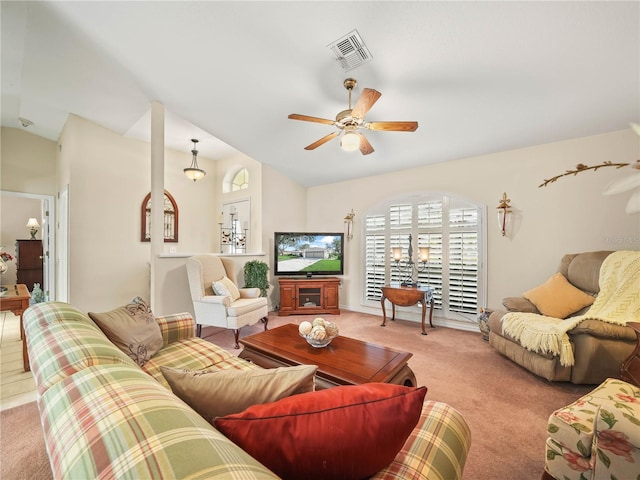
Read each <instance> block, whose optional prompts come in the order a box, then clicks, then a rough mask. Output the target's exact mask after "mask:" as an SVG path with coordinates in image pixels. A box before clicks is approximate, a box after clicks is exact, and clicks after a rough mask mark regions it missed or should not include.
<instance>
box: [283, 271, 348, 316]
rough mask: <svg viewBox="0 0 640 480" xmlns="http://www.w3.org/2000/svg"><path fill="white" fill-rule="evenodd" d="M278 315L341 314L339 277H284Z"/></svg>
mask: <svg viewBox="0 0 640 480" xmlns="http://www.w3.org/2000/svg"><path fill="white" fill-rule="evenodd" d="M278 283H280V311H279V313H278V315H280V316H281V317H286V316H287V315H315V314H320V313H325V314H328V315H340V308H339V305H340V303H339V301H338V287H339V285H340V279H339V278H338V277H311V278H308V277H282V278H279V279H278Z"/></svg>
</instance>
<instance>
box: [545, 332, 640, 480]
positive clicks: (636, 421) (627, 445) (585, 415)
mask: <svg viewBox="0 0 640 480" xmlns="http://www.w3.org/2000/svg"><path fill="white" fill-rule="evenodd" d="M629 325H630V328H633V330H634V331H635V333H636V335H637V345H636V349H635V350H634V351H633V352H632V354H631V355H630V356H629V358H628V359H627V360H626V361H625V362H624V363H623V364H622V367H621V369H620V379H617V378H608V379H606V380H605V381H604V382H603V383H602V384H600V385H599V386H598V387H597V388H595V389H594V390H592V391H590V392H589V393H587V394H586V395H584V396H582V397H581V398H579V399H578V400H576V401H575V402H573V403H572V404H571V405H568V406H566V407H562V408H560V409H558V410H556V411H555V412H553V413H552V414H551V416H550V417H549V423H548V426H547V432H548V434H549V436H548V438H547V442H546V459H545V469H544V473H543V475H542V479H543V480H584V479H590V480H611V479H619V480H622V479H623V478H629V479H636V478H640V387H639V386H638V384H639V383H640V382H639V381H640V323H630V324H629Z"/></svg>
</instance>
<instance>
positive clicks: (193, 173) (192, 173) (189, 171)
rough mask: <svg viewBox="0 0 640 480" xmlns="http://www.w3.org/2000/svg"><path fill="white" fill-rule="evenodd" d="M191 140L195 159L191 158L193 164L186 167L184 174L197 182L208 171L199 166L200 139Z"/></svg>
mask: <svg viewBox="0 0 640 480" xmlns="http://www.w3.org/2000/svg"><path fill="white" fill-rule="evenodd" d="M191 141H192V142H193V150H191V153H193V159H192V160H191V166H190V167H189V168H185V169H184V174H185V175H186V176H187V178H189V179H191V180H193V181H194V182H195V181H197V180H200V179H201V178H203V177H204V176H205V175H206V174H207V172H205V171H204V170H202V169H201V168H200V167H198V150H196V145H197V143H198V139H196V138H192V139H191Z"/></svg>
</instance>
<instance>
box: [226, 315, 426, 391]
mask: <svg viewBox="0 0 640 480" xmlns="http://www.w3.org/2000/svg"><path fill="white" fill-rule="evenodd" d="M240 343H241V344H242V345H243V346H244V350H243V351H242V352H240V354H239V355H238V356H239V357H240V358H244V359H246V360H249V361H251V362H253V363H255V364H256V365H259V366H261V367H263V368H277V367H291V366H295V365H317V366H318V372H317V374H316V389H323V388H329V387H335V386H338V385H360V384H362V383H368V382H382V383H394V384H397V385H406V386H410V387H412V386H416V376H415V375H414V373H413V371H412V370H411V369H410V368H409V366H408V365H407V361H408V360H409V358H411V357H412V356H413V354H412V353H409V352H401V351H399V350H394V349H392V348H388V347H383V346H381V345H374V344H372V343H367V342H363V341H360V340H356V339H354V338H348V337H343V336H342V335H339V336H337V337H336V338H334V339H333V341H332V342H331V343H330V344H329V345H328V346H327V347H324V348H314V347H312V346H311V345H309V344H308V343H307V341H306V340H305V339H304V338H302V337H301V336H300V335H299V334H298V325H295V324H292V323H289V324H286V325H282V326H280V327H277V328H273V329H271V330H267V331H265V332H260V333H256V334H254V335H250V336H248V337H245V338H243V339H241V340H240Z"/></svg>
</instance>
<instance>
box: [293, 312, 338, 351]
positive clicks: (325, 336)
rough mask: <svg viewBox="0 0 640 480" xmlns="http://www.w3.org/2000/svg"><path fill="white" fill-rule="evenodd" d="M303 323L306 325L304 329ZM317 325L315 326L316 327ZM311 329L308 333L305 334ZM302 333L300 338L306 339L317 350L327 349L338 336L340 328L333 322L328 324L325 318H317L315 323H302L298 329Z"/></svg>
mask: <svg viewBox="0 0 640 480" xmlns="http://www.w3.org/2000/svg"><path fill="white" fill-rule="evenodd" d="M303 323H306V324H308V325H305V326H304V328H303V325H302V324H303ZM314 324H315V325H314ZM309 327H310V330H309V332H308V333H303V331H306V330H307V329H308V328H309ZM298 330H299V332H300V336H301V337H304V339H305V340H306V341H307V343H309V345H311V346H312V347H315V348H322V347H326V346H327V345H329V344H330V343H331V340H333V339H334V338H336V337H337V336H338V326H337V325H336V324H335V323H333V322H328V321H326V320H324V319H323V318H316V319H315V320H314V321H313V323H309V322H302V323H300V326H299V327H298Z"/></svg>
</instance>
